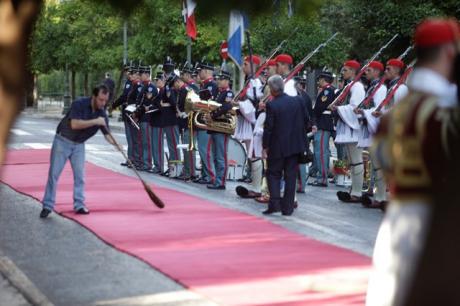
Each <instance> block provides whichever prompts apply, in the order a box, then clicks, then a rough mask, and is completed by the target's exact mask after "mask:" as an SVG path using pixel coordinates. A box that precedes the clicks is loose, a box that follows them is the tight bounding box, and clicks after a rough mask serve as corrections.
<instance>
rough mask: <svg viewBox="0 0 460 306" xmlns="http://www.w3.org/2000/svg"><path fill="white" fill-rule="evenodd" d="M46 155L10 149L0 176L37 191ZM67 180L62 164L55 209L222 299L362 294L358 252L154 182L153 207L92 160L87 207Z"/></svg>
mask: <svg viewBox="0 0 460 306" xmlns="http://www.w3.org/2000/svg"><path fill="white" fill-rule="evenodd" d="M48 159H49V150H20V151H10V152H9V154H8V156H7V160H6V162H5V164H4V166H3V167H2V178H1V180H2V181H3V182H5V183H6V184H8V185H10V186H12V187H13V188H14V189H16V190H18V191H19V192H22V193H25V194H27V195H30V196H32V197H34V198H36V199H39V200H41V198H42V196H43V191H44V187H45V183H46V179H47V173H48V164H47V161H48ZM72 187H73V179H72V175H71V170H70V166H69V165H67V166H66V169H65V170H64V172H63V174H62V176H61V179H60V181H59V187H58V194H57V203H58V204H57V205H56V209H57V211H58V212H60V213H61V214H63V215H64V216H66V217H68V218H70V219H73V220H75V221H77V222H79V223H80V224H82V225H83V226H85V227H87V228H88V229H90V230H91V231H93V232H94V233H95V234H96V235H97V236H99V237H100V238H101V239H103V240H104V241H106V242H107V243H109V244H111V245H113V246H114V247H116V248H117V249H119V250H121V251H123V252H126V253H129V254H132V255H134V256H136V257H139V258H141V259H142V260H144V261H146V262H147V263H149V264H150V265H151V266H153V267H155V268H156V269H158V270H160V271H162V272H163V273H165V274H166V275H168V276H169V277H171V278H173V279H174V280H176V281H178V282H179V283H181V284H183V285H184V286H186V287H188V288H190V289H191V290H193V291H195V292H197V293H199V294H202V295H204V296H206V297H208V298H210V299H212V300H214V301H216V302H218V303H219V304H221V305H272V306H275V305H276V306H278V305H341V306H343V305H363V304H364V299H365V290H366V287H367V278H368V274H369V269H370V262H371V260H370V259H369V258H367V257H365V256H362V255H359V254H356V253H354V252H351V251H348V250H345V249H342V248H338V247H335V246H332V245H328V244H325V243H322V242H318V241H315V240H312V239H309V238H306V237H304V236H301V235H298V234H295V233H292V232H290V231H288V230H286V229H284V228H282V227H280V226H277V225H274V224H272V223H270V222H268V221H265V220H263V219H260V218H257V217H254V216H251V215H247V214H244V213H240V212H236V211H233V210H230V209H226V208H223V207H221V206H219V205H216V204H214V203H212V202H210V201H207V200H204V199H201V198H198V197H194V196H191V195H188V194H185V193H181V192H178V191H176V190H172V189H166V188H159V187H154V190H155V192H157V193H158V195H159V196H160V197H161V198H162V199H163V200H164V202H165V203H166V208H165V209H164V210H159V209H157V208H156V207H154V206H153V205H152V204H151V202H150V200H149V199H148V197H147V195H146V194H145V192H144V191H143V188H142V185H141V184H140V183H139V181H137V180H136V179H133V178H131V177H128V176H124V175H121V174H118V173H115V172H112V171H109V170H106V169H104V168H101V167H98V166H96V165H93V164H90V163H88V164H87V165H86V203H87V206H88V207H89V208H90V210H91V214H90V215H89V216H78V215H75V214H74V213H73V212H72ZM51 217H52V216H51ZM37 218H38V216H37Z"/></svg>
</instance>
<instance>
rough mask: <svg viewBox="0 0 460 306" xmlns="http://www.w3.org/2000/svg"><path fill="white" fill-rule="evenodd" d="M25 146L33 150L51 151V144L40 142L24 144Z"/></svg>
mask: <svg viewBox="0 0 460 306" xmlns="http://www.w3.org/2000/svg"><path fill="white" fill-rule="evenodd" d="M24 145H25V146H27V147H29V148H32V149H50V148H51V144H50V143H38V142H26V143H24Z"/></svg>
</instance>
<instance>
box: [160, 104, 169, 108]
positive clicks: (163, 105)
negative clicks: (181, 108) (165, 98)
mask: <svg viewBox="0 0 460 306" xmlns="http://www.w3.org/2000/svg"><path fill="white" fill-rule="evenodd" d="M160 105H161V107H170V106H171V104H170V103H161V104H160Z"/></svg>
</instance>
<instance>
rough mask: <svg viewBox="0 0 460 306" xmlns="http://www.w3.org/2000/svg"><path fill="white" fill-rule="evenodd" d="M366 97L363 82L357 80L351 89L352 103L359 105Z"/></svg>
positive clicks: (355, 105)
mask: <svg viewBox="0 0 460 306" xmlns="http://www.w3.org/2000/svg"><path fill="white" fill-rule="evenodd" d="M365 97H366V90H364V85H363V83H361V82H356V83H354V84H353V86H351V89H350V105H352V106H354V107H357V106H358V105H359V103H361V101H363V100H364V98H365Z"/></svg>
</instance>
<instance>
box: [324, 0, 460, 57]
mask: <svg viewBox="0 0 460 306" xmlns="http://www.w3.org/2000/svg"><path fill="white" fill-rule="evenodd" d="M431 16H455V17H457V18H459V17H460V6H459V5H458V1H443V2H435V1H431V2H430V1H420V0H404V1H397V0H389V1H383V2H382V1H380V2H379V1H377V2H376V1H365V0H334V1H332V2H331V3H330V4H329V5H327V6H324V7H323V8H322V10H321V24H323V25H327V26H329V27H331V28H332V29H338V30H340V31H341V32H342V33H343V35H345V36H347V37H349V38H350V39H351V42H352V45H351V49H350V50H349V54H350V58H356V59H358V60H360V61H364V60H366V59H368V58H369V57H370V56H371V55H372V54H373V53H375V52H376V51H377V50H378V49H379V48H380V47H381V46H382V45H383V44H384V43H385V42H386V41H388V40H389V39H390V38H391V37H392V36H393V35H394V34H396V33H399V34H400V37H399V38H398V39H397V41H395V43H393V44H392V45H391V46H390V47H389V48H388V49H387V50H386V51H385V52H384V54H383V56H382V58H380V60H385V59H387V58H389V57H397V56H398V55H400V54H401V53H402V52H403V51H404V50H405V49H406V48H407V47H408V46H409V45H410V44H411V41H412V39H411V38H412V36H413V31H414V29H415V26H416V25H417V24H418V23H419V22H420V21H421V20H423V19H425V18H427V17H431Z"/></svg>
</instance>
